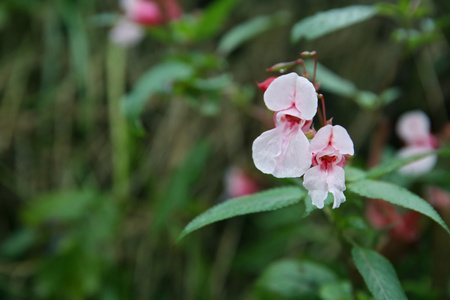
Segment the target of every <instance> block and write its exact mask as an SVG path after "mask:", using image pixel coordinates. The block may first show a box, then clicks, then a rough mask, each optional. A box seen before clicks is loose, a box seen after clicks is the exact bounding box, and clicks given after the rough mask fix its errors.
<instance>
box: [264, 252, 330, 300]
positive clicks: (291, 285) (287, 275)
mask: <svg viewBox="0 0 450 300" xmlns="http://www.w3.org/2000/svg"><path fill="white" fill-rule="evenodd" d="M335 280H336V275H335V274H334V273H333V272H332V271H330V270H329V269H328V268H326V267H324V266H322V265H320V264H317V263H314V262H308V261H297V260H292V259H284V260H280V261H277V262H275V263H273V264H271V265H270V266H269V267H268V268H267V269H266V270H265V271H264V272H263V274H262V275H261V277H260V278H259V279H258V281H257V283H256V287H257V288H258V289H259V290H261V292H263V293H264V294H267V293H270V294H273V295H270V296H272V297H270V299H303V298H307V299H310V297H311V296H312V295H317V290H318V289H319V288H320V286H322V285H323V284H326V283H329V282H333V281H335Z"/></svg>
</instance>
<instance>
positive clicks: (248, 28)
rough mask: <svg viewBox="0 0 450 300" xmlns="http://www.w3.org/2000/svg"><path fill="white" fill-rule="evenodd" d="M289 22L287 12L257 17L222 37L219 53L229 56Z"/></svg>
mask: <svg viewBox="0 0 450 300" xmlns="http://www.w3.org/2000/svg"><path fill="white" fill-rule="evenodd" d="M288 21H289V14H288V13H287V12H285V11H280V12H277V13H275V14H273V15H270V16H260V17H256V18H253V19H251V20H250V21H247V22H245V23H242V24H239V25H238V26H236V27H234V28H233V29H231V30H230V31H229V32H227V33H226V34H225V35H224V36H223V37H222V39H221V40H220V42H219V46H218V51H219V52H220V53H223V54H224V55H228V54H229V53H231V52H232V51H233V50H235V49H236V48H238V47H239V46H241V45H242V44H243V43H245V42H246V41H248V40H250V39H251V38H253V37H255V36H257V35H259V34H261V33H263V32H266V31H268V30H270V29H272V28H275V27H277V26H281V25H284V24H286V23H287V22H288Z"/></svg>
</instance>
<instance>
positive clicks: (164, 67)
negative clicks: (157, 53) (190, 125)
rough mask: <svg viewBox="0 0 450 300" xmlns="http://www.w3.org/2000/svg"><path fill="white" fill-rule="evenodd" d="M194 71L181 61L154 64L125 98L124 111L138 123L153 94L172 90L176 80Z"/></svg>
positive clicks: (129, 118) (188, 75)
mask: <svg viewBox="0 0 450 300" xmlns="http://www.w3.org/2000/svg"><path fill="white" fill-rule="evenodd" d="M193 72H194V69H193V67H192V66H190V65H189V64H186V63H183V62H180V61H166V62H163V63H160V64H158V65H156V66H154V67H153V68H151V69H150V70H149V71H147V72H146V73H144V74H143V75H142V76H141V78H140V79H139V80H138V82H137V83H136V84H135V85H134V87H133V89H132V90H131V92H130V93H129V94H128V95H127V96H125V98H124V99H123V101H122V111H123V113H124V114H125V116H126V117H127V118H128V120H129V121H131V122H132V123H134V124H136V125H138V124H139V120H138V118H139V115H140V114H141V112H142V110H143V108H144V105H145V103H146V102H147V100H148V99H149V98H150V97H151V96H152V95H154V94H157V93H161V92H164V91H167V90H170V89H171V85H172V84H173V83H174V82H175V81H177V80H182V79H185V78H188V77H190V76H191V75H192V73H193ZM138 126H139V125H138Z"/></svg>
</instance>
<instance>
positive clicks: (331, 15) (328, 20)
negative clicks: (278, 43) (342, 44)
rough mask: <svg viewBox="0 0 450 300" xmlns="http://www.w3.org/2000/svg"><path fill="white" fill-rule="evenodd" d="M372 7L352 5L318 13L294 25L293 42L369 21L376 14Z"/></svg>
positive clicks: (311, 38)
mask: <svg viewBox="0 0 450 300" xmlns="http://www.w3.org/2000/svg"><path fill="white" fill-rule="evenodd" d="M377 12H378V11H377V9H376V8H375V7H373V6H365V5H354V6H347V7H344V8H337V9H332V10H328V11H325V12H320V13H317V14H315V15H314V16H311V17H308V18H306V19H303V20H301V21H300V22H298V23H296V24H295V25H294V27H293V28H292V32H291V39H292V41H293V42H296V41H298V40H299V39H301V38H303V37H304V38H306V39H308V40H313V39H316V38H318V37H321V36H323V35H325V34H328V33H330V32H333V31H336V30H338V29H341V28H345V27H347V26H350V25H353V24H356V23H359V22H362V21H364V20H367V19H370V18H371V17H373V16H374V15H375V14H376V13H377Z"/></svg>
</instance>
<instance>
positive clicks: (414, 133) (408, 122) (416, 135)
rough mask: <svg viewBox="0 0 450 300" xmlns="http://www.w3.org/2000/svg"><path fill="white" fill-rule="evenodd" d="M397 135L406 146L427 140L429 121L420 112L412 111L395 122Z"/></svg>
mask: <svg viewBox="0 0 450 300" xmlns="http://www.w3.org/2000/svg"><path fill="white" fill-rule="evenodd" d="M396 131H397V135H398V136H399V137H400V138H401V139H402V140H404V141H405V143H407V144H417V143H420V142H421V141H424V140H428V139H429V136H430V119H429V118H428V116H427V115H426V114H425V113H424V112H422V111H420V110H414V111H411V112H407V113H405V114H403V115H402V116H401V117H400V119H399V120H398V122H397V127H396Z"/></svg>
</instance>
